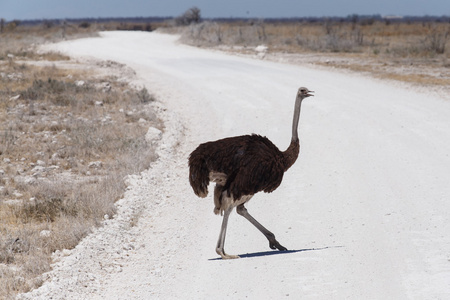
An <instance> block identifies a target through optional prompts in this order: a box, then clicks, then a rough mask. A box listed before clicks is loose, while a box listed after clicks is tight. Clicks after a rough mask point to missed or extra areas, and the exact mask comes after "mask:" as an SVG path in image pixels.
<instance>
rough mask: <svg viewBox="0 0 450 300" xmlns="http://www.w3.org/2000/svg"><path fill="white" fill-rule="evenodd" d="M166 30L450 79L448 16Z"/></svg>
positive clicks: (222, 44)
mask: <svg viewBox="0 0 450 300" xmlns="http://www.w3.org/2000/svg"><path fill="white" fill-rule="evenodd" d="M165 30H167V31H169V32H177V33H179V34H181V35H182V40H183V41H184V42H185V43H188V44H191V45H194V46H198V47H208V48H215V49H220V50H224V51H229V52H233V53H238V54H244V55H253V56H256V57H259V58H264V59H271V60H282V61H284V62H292V63H296V62H299V63H308V64H311V63H312V64H318V65H323V66H327V67H335V68H345V69H349V70H353V71H357V72H367V73H370V74H372V75H375V76H378V77H380V78H390V79H395V80H400V81H404V82H410V83H418V84H430V85H440V86H449V85H450V19H449V18H442V19H438V18H409V19H396V18H393V19H391V18H385V19H383V18H381V17H379V16H375V17H359V16H356V15H355V16H349V17H348V18H330V19H326V18H323V19H317V18H314V19H311V18H310V19H299V20H217V21H214V20H203V21H202V22H193V23H191V24H190V25H189V26H185V27H172V28H166V29H165Z"/></svg>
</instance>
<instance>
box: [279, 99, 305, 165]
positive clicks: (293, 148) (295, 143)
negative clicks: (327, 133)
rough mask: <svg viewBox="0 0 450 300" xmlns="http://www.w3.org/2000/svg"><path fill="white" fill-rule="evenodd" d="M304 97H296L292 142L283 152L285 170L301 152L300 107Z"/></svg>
mask: <svg viewBox="0 0 450 300" xmlns="http://www.w3.org/2000/svg"><path fill="white" fill-rule="evenodd" d="M302 100H303V99H302V98H300V97H298V96H297V99H295V108H294V119H293V121H292V138H291V144H290V145H289V147H288V148H287V149H286V151H284V152H283V156H284V161H285V171H287V170H288V169H289V168H290V167H291V166H292V165H293V164H294V163H295V161H296V160H297V157H298V154H299V152H300V142H299V139H298V123H299V120H300V109H301V105H302Z"/></svg>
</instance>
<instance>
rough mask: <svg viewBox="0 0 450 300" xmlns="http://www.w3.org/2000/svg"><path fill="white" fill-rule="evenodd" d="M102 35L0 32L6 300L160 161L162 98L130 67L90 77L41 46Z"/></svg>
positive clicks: (2, 290) (0, 277) (0, 290)
mask: <svg viewBox="0 0 450 300" xmlns="http://www.w3.org/2000/svg"><path fill="white" fill-rule="evenodd" d="M10 26H12V25H10ZM95 34H96V33H95V31H94V30H87V29H85V28H74V27H71V28H65V29H64V28H62V27H46V26H35V27H27V28H24V27H20V26H19V27H10V28H5V30H4V32H3V33H2V34H1V35H0V86H1V89H0V299H13V298H14V295H15V294H16V293H19V292H25V291H28V290H30V289H33V288H35V287H38V286H39V285H40V284H42V277H41V274H43V273H44V272H46V271H48V270H50V268H51V262H52V259H51V254H52V253H53V252H54V251H56V250H61V251H62V250H63V249H71V248H73V247H75V246H76V245H77V244H78V242H79V241H80V239H82V238H83V237H84V236H86V235H87V234H88V233H89V232H90V231H91V230H92V228H93V226H98V225H100V222H101V221H102V220H103V219H105V218H111V217H113V215H114V213H115V207H114V202H115V201H116V200H117V199H119V198H120V197H121V196H122V194H123V192H124V190H125V183H124V178H125V177H126V175H128V174H134V173H137V172H139V171H141V170H143V169H145V168H148V167H149V165H150V163H151V162H152V161H154V160H155V159H156V155H155V152H154V145H152V143H149V142H148V141H146V139H145V134H146V132H147V130H148V128H149V127H150V126H151V127H156V128H159V129H163V124H162V123H161V121H160V120H159V119H158V117H157V115H156V113H155V112H154V111H153V109H152V106H151V102H153V101H154V100H155V99H154V97H153V96H152V95H151V94H150V93H149V92H148V91H147V90H146V89H145V88H143V89H141V88H135V87H133V86H130V85H129V84H128V83H127V82H124V81H123V80H122V79H121V77H120V73H121V72H123V71H124V69H125V66H121V65H119V64H117V63H114V62H99V63H98V65H97V66H95V64H94V66H92V65H91V66H89V67H90V68H89V71H85V70H84V67H83V66H79V65H76V64H75V63H73V62H70V61H69V58H68V57H65V56H62V55H60V54H57V53H47V54H40V53H38V51H37V48H36V46H37V45H38V44H41V43H44V42H46V41H57V40H60V39H63V38H76V37H80V36H91V35H95ZM105 69H107V73H109V75H105V72H104V70H105Z"/></svg>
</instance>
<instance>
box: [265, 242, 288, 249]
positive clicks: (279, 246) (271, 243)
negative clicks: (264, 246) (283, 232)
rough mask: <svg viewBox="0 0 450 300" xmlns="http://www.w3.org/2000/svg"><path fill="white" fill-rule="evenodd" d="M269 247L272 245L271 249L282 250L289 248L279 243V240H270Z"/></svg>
mask: <svg viewBox="0 0 450 300" xmlns="http://www.w3.org/2000/svg"><path fill="white" fill-rule="evenodd" d="M269 247H270V249H278V250H280V251H287V248H286V247H283V246H281V245H280V243H278V242H277V241H274V242H269Z"/></svg>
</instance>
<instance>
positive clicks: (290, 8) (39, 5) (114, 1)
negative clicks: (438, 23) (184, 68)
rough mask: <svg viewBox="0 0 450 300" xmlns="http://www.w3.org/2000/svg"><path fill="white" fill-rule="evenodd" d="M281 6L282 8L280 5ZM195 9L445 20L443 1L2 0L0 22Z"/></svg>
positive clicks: (262, 15) (214, 13) (221, 14)
mask: <svg viewBox="0 0 450 300" xmlns="http://www.w3.org/2000/svg"><path fill="white" fill-rule="evenodd" d="M280 4H281V5H280ZM191 7H198V8H199V9H200V11H201V17H202V19H230V18H236V19H240V18H244V19H289V18H327V17H328V18H345V17H348V16H351V15H359V16H376V15H379V16H382V17H386V16H399V17H426V16H430V17H449V16H450V4H448V0H426V1H425V0H414V1H411V0H397V1H395V2H394V1H391V0H334V1H333V0H315V1H307V0H303V1H294V0H282V1H279V0H277V1H275V0H227V1H224V0H192V1H191V0H165V1H164V2H163V3H161V1H158V0H128V1H126V2H125V1H123V0H78V1H72V0H1V2H0V18H4V19H5V20H6V21H8V22H9V21H13V20H24V21H28V20H30V21H31V20H46V19H61V20H63V19H90V18H92V19H103V18H159V17H160V18H174V17H177V16H180V15H182V14H183V13H184V12H185V11H187V10H188V9H189V8H191Z"/></svg>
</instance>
